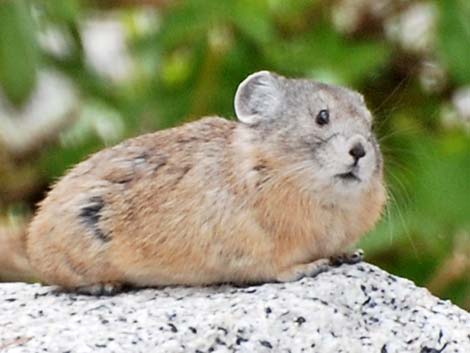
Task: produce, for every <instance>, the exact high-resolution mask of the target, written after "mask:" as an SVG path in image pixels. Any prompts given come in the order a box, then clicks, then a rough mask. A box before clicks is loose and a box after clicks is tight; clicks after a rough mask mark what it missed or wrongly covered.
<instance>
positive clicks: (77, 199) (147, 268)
mask: <svg viewBox="0 0 470 353" xmlns="http://www.w3.org/2000/svg"><path fill="white" fill-rule="evenodd" d="M235 112H236V115H237V117H238V120H239V122H234V121H229V120H225V119H222V118H218V117H208V118H203V119H201V120H198V121H195V122H192V123H188V124H185V125H183V126H180V127H176V128H172V129H168V130H163V131H159V132H155V133H150V134H146V135H142V136H139V137H136V138H133V139H130V140H127V141H124V142H123V143H121V144H119V145H117V146H115V147H112V148H108V149H105V150H102V151H100V152H98V153H96V154H94V155H93V156H91V157H90V158H88V159H87V160H85V161H83V162H81V163H79V164H78V165H77V166H75V167H74V168H73V169H72V170H71V171H70V172H69V173H68V174H67V175H66V176H64V177H63V178H62V179H61V180H60V181H59V182H58V183H57V184H56V185H55V186H54V187H53V188H52V190H51V191H50V192H49V194H48V196H47V197H46V198H45V200H44V201H42V202H41V204H40V207H39V210H38V212H37V215H36V216H35V218H34V219H33V221H32V223H31V225H30V228H29V232H28V237H27V252H28V256H29V259H30V262H31V265H32V267H33V268H34V269H35V271H36V272H37V275H38V276H39V278H40V279H41V280H43V281H44V282H46V283H49V284H56V285H59V286H62V287H63V288H66V289H71V290H79V291H84V292H92V293H103V292H112V291H113V290H115V289H117V288H119V287H120V286H121V285H124V284H126V285H132V286H161V285H204V284H212V283H221V282H235V283H241V282H249V283H256V282H266V281H292V280H296V279H298V278H300V277H302V276H305V275H314V274H316V273H318V272H320V271H322V270H323V269H324V268H325V266H327V265H328V263H330V260H329V258H330V257H332V256H337V255H340V254H342V253H344V252H345V250H346V249H348V247H349V246H351V245H352V244H354V243H355V242H356V241H357V240H358V239H359V238H360V237H361V236H362V235H363V234H364V233H366V232H367V231H369V230H370V229H371V228H372V227H373V226H374V224H375V223H376V222H377V220H378V219H379V218H380V215H381V212H382V208H383V206H384V203H385V200H386V196H385V195H386V193H385V189H384V185H383V178H382V157H381V153H380V150H379V146H378V143H377V141H376V139H375V137H374V134H373V133H372V131H371V124H372V115H371V113H370V112H369V110H368V109H367V107H366V105H365V103H364V100H363V97H362V96H361V95H360V94H358V93H356V92H354V91H352V90H350V89H347V88H343V87H338V86H332V85H328V84H323V83H318V82H314V81H310V80H306V79H289V78H285V77H283V76H280V75H278V74H275V73H271V72H268V71H260V72H257V73H254V74H252V75H250V76H248V77H247V78H246V79H245V80H244V81H243V82H242V83H241V84H240V85H239V87H238V90H237V93H236V95H235Z"/></svg>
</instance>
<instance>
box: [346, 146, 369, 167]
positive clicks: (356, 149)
mask: <svg viewBox="0 0 470 353" xmlns="http://www.w3.org/2000/svg"><path fill="white" fill-rule="evenodd" d="M349 154H350V155H351V156H353V158H354V164H356V163H357V161H358V160H359V159H361V158H362V157H364V156H365V155H366V151H365V150H364V146H362V144H360V143H356V144H355V145H354V146H353V148H351V149H350V150H349Z"/></svg>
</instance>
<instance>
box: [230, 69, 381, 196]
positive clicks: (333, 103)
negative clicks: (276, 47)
mask: <svg viewBox="0 0 470 353" xmlns="http://www.w3.org/2000/svg"><path fill="white" fill-rule="evenodd" d="M235 111H236V114H237V116H238V119H239V120H240V121H241V123H242V124H245V125H247V126H248V127H249V128H250V129H253V130H255V131H257V132H258V133H257V136H259V138H260V139H261V141H262V143H265V144H266V146H269V148H270V149H272V150H273V151H275V153H276V155H279V156H283V157H282V158H284V159H285V160H286V161H287V162H288V163H289V164H290V165H291V168H292V170H293V171H294V170H295V173H296V174H297V175H299V176H300V177H302V178H304V179H305V180H309V181H310V183H309V187H311V188H312V189H313V191H315V192H320V191H322V192H329V194H330V195H331V193H330V191H333V192H334V193H336V194H337V195H338V196H345V195H348V194H349V195H351V194H354V193H356V192H359V191H361V190H362V191H363V190H368V189H370V188H371V186H372V185H376V186H377V185H380V187H382V155H381V152H380V149H379V146H378V143H377V140H376V138H375V136H374V134H373V132H372V129H371V127H372V114H371V113H370V111H369V110H368V109H367V107H366V104H365V102H364V98H363V97H362V95H360V94H359V93H357V92H355V91H353V90H350V89H347V88H344V87H339V86H333V85H328V84H324V83H319V82H314V81H311V80H306V79H288V78H285V77H282V76H280V75H277V74H274V73H271V72H268V71H260V72H257V73H254V74H252V75H250V76H248V77H247V78H246V79H245V80H244V81H243V82H242V83H241V84H240V86H239V87H238V90H237V93H236V96H235Z"/></svg>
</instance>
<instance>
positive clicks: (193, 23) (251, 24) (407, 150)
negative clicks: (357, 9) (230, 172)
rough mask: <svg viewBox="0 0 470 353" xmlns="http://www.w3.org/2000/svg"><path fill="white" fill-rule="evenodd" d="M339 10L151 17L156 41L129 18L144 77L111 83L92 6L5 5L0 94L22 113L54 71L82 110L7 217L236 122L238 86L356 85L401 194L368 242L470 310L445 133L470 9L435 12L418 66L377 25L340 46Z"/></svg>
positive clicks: (459, 158)
mask: <svg viewBox="0 0 470 353" xmlns="http://www.w3.org/2000/svg"><path fill="white" fill-rule="evenodd" d="M332 3H333V2H330V1H308V0H299V1H283V0H226V1H218V0H206V1H205V0H186V1H177V2H175V4H174V5H172V6H169V7H168V8H164V9H157V10H156V12H155V13H154V14H153V15H151V16H148V17H146V19H145V20H144V21H143V22H145V23H147V25H146V26H144V27H145V29H142V28H141V24H140V22H142V11H140V10H139V9H134V8H125V9H118V11H117V12H116V11H114V12H112V13H111V14H112V16H114V17H113V18H114V19H116V20H118V21H120V23H121V24H122V25H123V27H124V29H125V32H126V36H127V38H126V39H127V46H128V52H129V55H130V57H131V60H132V63H133V70H132V73H131V74H130V76H129V77H128V78H126V79H124V80H112V79H110V78H109V77H107V76H106V75H105V74H103V73H101V72H99V70H97V69H96V68H94V67H93V66H92V65H90V63H89V61H88V59H87V52H86V46H85V45H84V36H83V24H84V21H87V20H89V19H90V18H96V17H98V18H99V17H100V16H109V15H110V12H109V11H107V10H103V9H100V10H97V9H96V8H95V7H94V6H93V4H94V3H93V1H86V2H79V1H78V0H73V1H71V0H69V1H66V0H62V1H42V2H39V3H38V4H37V5H36V6H35V12H34V14H35V16H32V15H31V13H32V11H31V8H29V7H28V6H27V5H26V4H27V2H26V1H23V0H16V1H3V2H0V85H1V87H2V88H3V90H4V91H5V93H6V95H7V96H8V98H9V99H10V100H11V101H12V102H14V103H15V104H21V103H22V102H25V101H26V100H27V99H28V96H29V94H30V93H31V92H32V90H34V89H35V78H36V73H37V70H38V69H42V68H53V69H55V70H58V71H60V72H61V73H62V74H64V75H65V76H66V77H68V78H69V79H71V80H72V81H73V83H74V84H75V86H76V87H77V89H78V91H79V92H80V103H81V105H82V110H81V113H80V115H79V118H78V121H76V123H75V124H74V125H73V126H70V127H68V128H67V129H65V130H66V131H64V132H63V133H62V134H61V135H60V136H59V137H57V136H56V138H55V139H53V141H54V142H53V143H49V144H47V146H42V147H41V148H38V149H37V151H36V153H35V154H33V155H31V156H26V157H24V156H22V158H23V160H26V161H27V163H28V164H27V166H28V168H31V169H32V170H34V171H35V174H34V173H32V175H40V178H39V179H38V180H36V185H37V188H36V189H34V188H32V189H29V191H25V192H24V193H16V192H15V193H10V194H9V195H10V196H9V198H8V200H10V201H9V206H8V207H13V206H12V205H16V204H18V203H19V202H21V200H23V201H24V200H30V201H27V202H26V204H27V205H29V206H30V207H32V202H31V200H34V201H35V200H37V199H39V198H40V197H38V196H34V195H38V194H39V195H42V194H43V192H44V186H45V185H47V184H48V183H49V182H50V181H52V180H54V179H55V178H57V177H59V176H60V175H62V174H63V173H64V171H65V170H66V169H67V168H69V167H70V166H71V165H73V164H75V163H77V162H78V161H80V160H81V159H83V158H84V157H85V156H86V155H88V154H89V153H92V152H93V151H95V150H97V149H99V148H101V147H103V146H104V145H106V144H107V143H113V141H117V140H119V139H123V138H125V137H128V136H133V135H137V134H139V133H143V132H146V131H152V130H155V129H159V128H165V127H169V126H174V125H177V124H180V123H181V122H184V121H188V120H191V119H196V118H198V117H200V116H202V115H209V114H219V115H223V116H226V117H228V118H232V117H233V116H234V111H233V105H232V104H233V103H232V102H233V95H234V93H235V89H236V87H237V84H238V83H239V82H240V81H241V80H242V79H243V78H244V77H245V76H246V75H247V74H249V73H251V72H253V71H255V70H259V69H269V70H274V71H277V72H279V73H281V74H285V75H294V76H303V77H310V78H313V79H317V80H323V81H327V82H333V83H339V84H345V85H348V86H351V87H353V88H355V89H357V90H359V91H361V92H363V93H364V95H365V97H366V100H367V102H368V105H369V106H370V108H371V110H373V111H374V113H375V125H376V126H375V128H376V131H377V133H378V135H379V136H380V140H381V146H382V149H383V151H384V154H385V166H386V174H387V182H388V186H389V190H390V201H389V207H388V209H387V211H386V213H385V215H384V219H383V221H382V222H381V223H380V224H379V225H378V227H377V229H376V230H375V231H374V232H373V233H372V234H370V235H369V236H368V237H366V238H365V239H364V241H363V242H362V246H364V247H365V248H366V254H367V255H368V259H370V260H372V261H373V262H375V263H377V264H379V265H381V266H382V267H384V268H386V269H388V270H389V271H392V272H394V273H397V274H399V275H402V276H405V277H408V278H410V279H413V280H415V281H417V282H418V284H420V285H426V284H429V285H430V286H431V288H432V289H433V290H435V292H436V293H437V294H439V295H441V296H443V297H450V298H452V299H453V300H454V301H455V302H456V303H458V304H460V305H463V306H467V307H470V302H469V301H468V298H469V297H470V288H469V286H470V285H469V282H470V281H469V279H468V277H466V276H467V275H466V273H468V271H469V270H468V268H467V270H464V271H463V273H462V271H461V272H460V275H459V276H457V277H456V278H455V279H454V278H450V277H449V276H443V275H441V272H442V270H443V269H444V270H448V271H449V273H454V272H455V271H454V272H452V271H453V267H452V266H453V265H452V264H453V263H454V262H455V261H454V262H453V259H454V258H456V256H457V255H456V254H460V255H461V254H462V253H463V254H464V256H466V257H467V258H468V257H469V252H470V246H469V244H470V239H469V237H470V182H469V181H470V135H469V131H470V129H469V128H468V125H467V126H466V125H465V123H464V122H463V119H461V120H459V119H458V118H455V119H454V120H455V121H456V122H455V123H454V124H448V123H445V121H444V119H443V116H444V114H443V113H444V112H445V111H447V110H449V109H450V108H449V107H451V106H452V104H451V99H452V98H451V97H452V94H453V92H455V90H457V89H459V88H460V87H462V86H463V85H468V84H469V83H470V65H469V60H470V21H469V20H468V19H469V18H470V5H469V3H468V1H465V0H449V1H435V2H434V4H435V5H436V9H437V11H438V20H439V21H438V26H437V37H436V38H435V43H434V44H436V45H435V47H436V49H435V50H436V51H435V52H423V53H421V52H419V53H410V52H406V51H405V50H404V49H400V47H399V45H397V44H396V43H394V42H393V43H392V42H391V41H390V40H389V39H387V38H386V35H385V34H384V32H385V31H384V30H383V26H382V27H381V25H374V24H373V23H372V21H369V22H368V20H367V21H363V22H364V23H363V24H362V27H361V25H359V28H357V29H356V30H355V31H353V32H352V33H351V34H344V33H341V32H340V31H339V30H338V29H337V28H336V27H335V26H334V25H333V24H332V20H331V12H332V11H334V10H333V8H332V6H333V5H332ZM410 3H413V2H412V1H411V2H410ZM404 7H406V6H405V5H404ZM146 11H147V10H146ZM392 15H394V14H390V16H392ZM149 18H150V22H149ZM366 19H368V17H366ZM383 21H386V19H385V20H383ZM50 27H53V28H54V29H55V30H57V31H59V32H60V34H61V35H62V36H63V38H64V39H65V41H66V42H67V47H68V50H67V52H66V53H65V54H63V55H58V54H56V53H53V52H50V51H48V50H46V49H45V48H43V47H39V46H38V45H37V41H38V38H37V36H36V35H35V34H36V32H38V29H40V30H44V29H45V28H50ZM435 58H438V59H439V60H441V63H442V64H443V66H444V68H445V69H447V71H448V77H447V81H446V82H445V83H444V87H443V88H441V89H440V90H437V91H435V92H432V93H429V92H427V91H426V90H424V89H423V87H422V85H420V83H419V79H418V77H419V75H420V72H421V67H422V66H421V64H422V62H424V61H426V60H429V59H435ZM113 65H114V62H113V60H111V61H110V66H113ZM0 108H1V107H0ZM450 110H452V109H450ZM84 112H85V113H84ZM454 113H455V112H454ZM454 115H455V114H454ZM105 116H106V117H109V118H105ZM103 124H104V125H103ZM114 125H119V126H121V127H122V129H123V131H122V133H121V135H116V134H118V133H116V132H114V134H115V135H116V136H117V137H110V135H109V133H106V131H107V130H106V129H104V128H107V127H109V126H111V130H112V131H118V130H119V129H118V130H116V129H115V126H114ZM103 126H104V128H103ZM113 126H114V127H113ZM100 129H101V130H100ZM103 129H104V130H103ZM113 129H114V130H113ZM103 131H104V132H103ZM119 131H121V130H119ZM106 134H108V135H106ZM113 136H114V135H113ZM0 152H2V149H1V147H0ZM2 158H6V157H3V155H2V153H0V161H1V160H2ZM12 160H14V158H12ZM15 163H16V164H15ZM22 163H23V164H22ZM24 163H25V162H20V163H17V161H14V162H11V161H10V164H8V165H9V166H12V167H11V168H14V167H13V166H15V165H21V166H22V168H25V167H24ZM2 173H3V171H2V169H1V168H0V180H3V179H2V178H1V177H2ZM6 174H7V173H6V172H5V175H6ZM13 179H14V178H11V177H10V178H9V179H8V180H13ZM5 180H6V179H5ZM12 185H13V184H12ZM9 187H10V186H9V184H6V186H5V190H9V189H8V188H9ZM11 188H12V189H13V186H11ZM15 190H16V189H15ZM31 190H33V191H31ZM11 195H21V197H19V196H11ZM32 195H33V196H32ZM15 197H16V199H15ZM1 201H2V192H1V190H0V202H1ZM458 234H461V235H459V236H458ZM462 234H463V236H462ZM462 244H463V245H462ZM467 250H468V252H467ZM442 278H444V280H442Z"/></svg>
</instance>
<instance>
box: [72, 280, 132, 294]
mask: <svg viewBox="0 0 470 353" xmlns="http://www.w3.org/2000/svg"><path fill="white" fill-rule="evenodd" d="M123 287H124V286H123V285H122V284H120V283H96V284H91V285H89V286H82V287H77V288H75V289H73V290H72V291H74V292H77V293H79V294H85V295H96V296H101V295H114V294H117V293H119V292H121V291H122V290H123Z"/></svg>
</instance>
